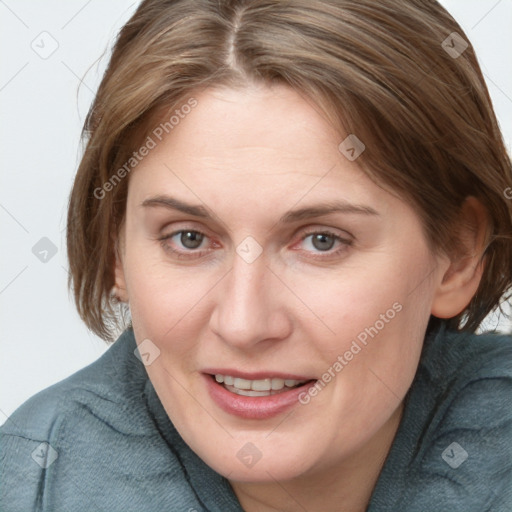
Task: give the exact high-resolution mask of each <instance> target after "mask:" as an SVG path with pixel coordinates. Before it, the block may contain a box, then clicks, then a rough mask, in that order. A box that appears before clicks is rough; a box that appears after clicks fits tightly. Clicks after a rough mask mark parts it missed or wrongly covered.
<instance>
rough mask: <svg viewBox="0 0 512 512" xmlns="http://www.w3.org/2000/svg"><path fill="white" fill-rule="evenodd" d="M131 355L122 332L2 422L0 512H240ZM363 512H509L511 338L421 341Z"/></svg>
mask: <svg viewBox="0 0 512 512" xmlns="http://www.w3.org/2000/svg"><path fill="white" fill-rule="evenodd" d="M135 347H136V343H135V339H134V335H133V331H132V330H130V329H128V330H127V331H125V332H124V333H123V334H122V335H121V336H120V337H119V339H118V340H117V341H116V342H115V343H114V344H113V345H112V346H111V347H110V348H109V349H108V350H107V351H106V352H105V354H103V356H101V357H100V358H99V359H98V360H97V361H96V362H94V363H92V364H91V365H89V366H87V367H86V368H84V369H82V370H80V371H79V372H77V373H75V374H73V375H72V376H70V377H69V378H67V379H65V380H63V381H61V382H59V383H57V384H55V385H53V386H51V387H49V388H48V389H45V390H43V391H41V392H40V393H38V394H36V395H35V396H33V397H32V398H30V399H29V400H28V401H27V402H25V403H24V404H23V405H22V406H21V407H19V408H18V409H17V410H16V411H15V412H14V414H13V415H12V416H11V417H10V418H9V419H8V420H7V421H6V422H5V423H4V425H3V426H2V427H1V430H0V434H1V438H0V449H1V452H0V455H1V459H0V461H1V466H0V468H1V475H0V510H1V511H2V512H15V511H23V512H29V511H36V510H37V511H45V512H46V511H48V512H50V511H51V512H58V511H66V512H74V511H87V512H95V511H102V512H105V511H109V512H115V511H120V512H121V511H122V512H130V511H134V512H135V511H137V512H145V511H148V512H149V511H150V512H159V511H164V510H165V511H167V512H173V511H176V512H202V511H211V512H214V511H215V512H241V510H242V509H241V507H240V505H239V503H238V501H237V498H236V496H235V495H234V493H233V491H232V489H231V487H230V485H229V483H228V481H227V480H226V479H224V478H223V477H221V476H220V475H219V474H217V473H215V472H214V471H213V470H212V469H210V468H209V467H208V466H207V465H206V464H205V463H204V462H203V461H202V460H201V459H199V457H197V456H196V455H195V453H194V452H193V451H192V450H191V449H190V448H189V447H188V446H187V445H186V444H185V443H184V441H183V440H182V438H181V437H180V435H179V434H178V433H177V431H176V430H175V429H174V427H173V425H172V423H171V422H170V420H169V418H168V416H167V415H166V413H165V411H164V409H163V407H162V404H161V403H160V401H159V399H158V397H157V395H156V393H155V390H154V388H153V386H152V384H151V382H150V381H149V379H148V376H147V373H146V370H145V368H144V366H143V364H142V363H141V362H140V361H139V359H138V358H136V357H135V356H134V350H135ZM205 435H207V433H205ZM340 485H341V484H340ZM339 510H340V512H350V511H345V510H344V508H343V505H342V504H340V509H339ZM368 511H369V512H384V511H389V512H401V511H406V512H434V511H435V512H442V511H446V512H459V511H460V512H485V511H492V512H511V511H512V338H511V337H509V336H503V335H501V336H499V335H495V334H483V335H468V334H461V333H455V332H449V331H447V330H446V328H445V325H444V324H442V323H441V324H440V326H438V327H437V328H436V329H435V331H434V332H433V333H432V334H431V335H428V336H427V337H426V339H425V344H424V348H423V353H422V357H421V361H420V364H419V367H418V370H417V374H416V377H415V380H414V382H413V384H412V386H411V388H410V390H409V392H408V394H407V396H406V401H405V409H404V414H403V417H402V421H401V424H400V427H399V429H398V432H397V434H396V437H395V440H394V442H393V445H392V447H391V450H390V453H389V455H388V458H387V460H386V462H385V465H384V468H383V470H382V472H381V474H380V476H379V479H378V481H377V484H376V486H375V489H374V491H373V495H372V498H371V502H370V504H369V506H368ZM309 512H319V511H317V510H311V511H309Z"/></svg>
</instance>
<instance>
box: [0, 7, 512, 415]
mask: <svg viewBox="0 0 512 512" xmlns="http://www.w3.org/2000/svg"><path fill="white" fill-rule="evenodd" d="M441 3H442V4H443V5H444V6H445V7H447V8H448V10H449V11H450V12H451V13H452V15H453V16H454V17H455V18H456V19H457V21H458V22H459V23H460V24H461V25H462V27H463V29H464V30H465V31H466V34H467V35H468V37H469V39H470V40H471V41H472V43H473V45H474V46H475V48H476V52H477V55H478V56H479V59H480V63H481V65H482V68H483V72H484V74H485V77H486V80H487V83H488V86H489V91H490V93H491V97H492V99H493V102H494V106H495V109H496V112H497V115H498V118H499V121H500V125H501V127H502V130H503V132H504V135H505V140H506V142H507V145H508V147H509V148H510V147H511V144H512V57H511V55H512V31H511V30H510V29H511V27H512V0H499V1H498V0H443V1H442V2H441ZM137 4H138V2H130V1H129V0H109V1H108V2H104V1H103V2H100V1H99V0H88V1H87V0H72V1H71V0H68V1H66V2H62V1H60V2H57V1H56V0H52V1H50V0H45V1H38V2H36V1H35V0H31V1H28V0H18V1H14V0H5V1H2V0H0V52H1V58H0V115H1V119H2V122H1V124H0V147H1V156H0V158H1V162H2V167H1V169H2V172H1V175H0V180H1V182H0V227H1V240H2V251H1V258H2V262H1V266H0V323H1V338H0V342H1V351H2V352H1V354H2V357H1V360H0V423H3V422H4V421H5V419H6V418H7V416H8V415H9V414H11V413H12V412H13V411H14V409H15V408H16V407H17V406H19V405H20V404H21V403H22V402H24V401H25V400H26V399H27V398H28V397H30V396H31V395H33V394H35V393H36V392H37V391H39V390H41V389H43V388H45V387H47V386H49V385H50V384H53V383H55V382H57V381H59V380H61V379H63V378H64V377H66V376H68V375H70V374H71V373H74V372H75V371H76V370H78V369H80V368H82V367H83V366H85V365H86V364H89V363H90V362H92V361H94V360H95V359H96V358H97V357H98V356H99V355H101V354H102V353H103V352H104V350H105V349H106V348H108V346H107V344H106V343H105V342H103V341H102V340H100V339H99V338H97V337H96V336H94V335H92V334H91V333H89V332H88V331H87V329H86V328H85V326H84V325H83V324H82V322H81V320H80V319H79V318H78V315H77V313H76V311H75V308H74V305H73V303H72V301H71V298H70V297H68V293H67V286H66V281H67V261H66V256H65V252H66V246H65V220H66V207H67V201H68V195H69V191H70V188H71V184H72V180H73V177H74V174H75V171H76V168H77V164H78V161H79V157H80V151H81V148H80V146H79V137H80V130H81V127H82V124H83V121H84V119H85V115H86V113H87V110H88V107H89V105H90V103H91V101H92V99H93V95H94V91H95V90H96V88H97V86H98V84H99V80H100V78H101V73H102V72H103V70H104V68H105V65H106V57H108V52H107V53H106V55H104V53H105V50H106V49H108V48H109V47H110V45H111V43H112V41H113V39H114V37H115V35H116V34H117V31H118V30H119V28H120V27H121V26H122V25H123V24H124V23H125V22H126V21H127V20H128V18H129V17H130V16H131V14H132V13H133V12H134V10H135V8H136V6H137ZM43 32H46V33H47V34H43V35H41V33H43ZM42 40H43V43H42V42H41V41H42ZM36 45H39V49H38V51H40V52H43V51H49V50H51V49H52V45H53V46H56V45H58V48H57V49H56V51H55V52H54V53H53V54H52V55H50V56H48V58H46V59H43V58H41V57H40V56H39V55H38V54H37V53H36V51H34V49H33V47H35V48H37V46H36ZM43 45H44V48H43ZM102 56H103V57H102ZM82 79H83V82H82V85H81V86H80V88H78V86H79V84H80V81H81V80H82ZM43 237H47V238H48V239H49V240H51V242H52V243H53V244H54V245H55V247H56V250H57V252H56V254H55V256H54V257H52V258H50V259H49V260H48V261H47V262H46V263H43V262H41V261H40V260H39V259H38V258H37V257H36V256H35V255H34V254H33V253H32V247H33V246H34V245H35V244H36V243H37V242H38V241H39V240H40V239H41V238H43ZM502 325H503V327H507V328H508V324H505V323H503V324H502Z"/></svg>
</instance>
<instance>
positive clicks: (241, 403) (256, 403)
mask: <svg viewBox="0 0 512 512" xmlns="http://www.w3.org/2000/svg"><path fill="white" fill-rule="evenodd" d="M203 377H204V378H205V379H206V386H207V388H208V392H209V393H210V396H211V397H212V399H213V401H214V402H215V403H216V404H217V405H218V406H219V407H220V408H221V409H222V410H223V411H225V412H227V413H229V414H232V415H234V416H238V417H239V418H244V419H251V420H264V419H267V418H272V417H274V416H277V415H278V414H281V413H282V412H284V411H286V410H287V409H289V408H291V407H293V406H294V405H297V404H298V403H299V395H301V394H302V393H307V391H308V389H309V388H310V387H311V386H314V384H315V381H309V382H307V383H306V384H303V385H302V386H299V387H297V388H292V389H290V390H289V391H283V392H282V393H277V394H275V395H268V396H243V395H237V394H236V393H232V392H231V391H228V390H227V389H226V388H225V387H224V386H223V385H222V384H219V383H217V382H216V381H215V379H214V378H213V377H212V376H211V375H205V374H203Z"/></svg>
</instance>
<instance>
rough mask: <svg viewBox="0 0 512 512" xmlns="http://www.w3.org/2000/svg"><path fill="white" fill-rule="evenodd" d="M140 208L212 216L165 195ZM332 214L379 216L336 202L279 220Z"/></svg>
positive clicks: (361, 207)
mask: <svg viewBox="0 0 512 512" xmlns="http://www.w3.org/2000/svg"><path fill="white" fill-rule="evenodd" d="M141 206H143V207H164V208H168V209H170V210H178V211H180V212H183V213H186V214H188V215H193V216H194V217H201V218H203V219H212V218H213V215H212V214H211V213H210V211H209V210H208V209H207V208H205V207H204V206H202V205H191V204H188V203H185V202H183V201H180V200H179V199H176V198H175V197H170V196H166V195H158V196H154V197H150V198H148V199H145V200H144V201H143V202H142V203H141ZM333 213H347V214H362V215H370V216H372V215H377V216H378V215H379V213H378V212H377V211H376V210H375V209H374V208H372V207H370V206H366V205H359V204H352V203H349V202H347V201H343V200H337V201H329V202H327V203H322V204H320V205H314V206H309V207H305V208H299V209H297V210H292V211H289V212H287V213H285V214H284V215H283V216H282V217H281V218H280V219H279V223H281V224H291V223H293V222H297V221H300V220H305V219H311V218H314V217H322V216H324V215H331V214H333Z"/></svg>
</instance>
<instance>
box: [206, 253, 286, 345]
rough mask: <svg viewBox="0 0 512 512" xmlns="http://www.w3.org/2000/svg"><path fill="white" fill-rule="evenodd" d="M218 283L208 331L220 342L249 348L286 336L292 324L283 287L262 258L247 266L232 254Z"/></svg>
mask: <svg viewBox="0 0 512 512" xmlns="http://www.w3.org/2000/svg"><path fill="white" fill-rule="evenodd" d="M219 284H221V286H218V287H216V296H215V306H214V308H213V311H212V314H211V316H210V329H211V330H212V331H213V332H214V333H215V334H216V335H217V336H219V337H220V338H221V339H222V340H223V341H224V343H227V344H229V345H231V346H233V347H235V348H239V349H250V348H251V347H254V346H255V345H258V346H261V345H260V344H261V343H263V342H270V343H273V342H276V341H278V340H282V339H286V338H287V337H288V336H289V335H290V333H291V330H292V322H291V318H290V315H289V312H288V311H287V307H286V298H285V294H284V290H283V285H282V283H281V282H280V281H279V280H278V279H277V278H276V276H275V275H273V273H272V271H271V270H270V269H269V268H268V267H267V262H266V260H265V259H264V257H263V255H262V256H260V257H259V258H258V259H256V260H255V261H253V262H251V263H247V262H246V261H244V260H243V259H242V258H241V257H239V256H238V255H235V256H234V263H233V267H232V269H231V271H230V272H229V273H228V275H227V276H226V277H225V278H224V279H223V280H222V282H221V283H219Z"/></svg>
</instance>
